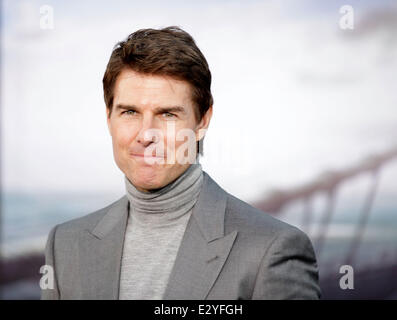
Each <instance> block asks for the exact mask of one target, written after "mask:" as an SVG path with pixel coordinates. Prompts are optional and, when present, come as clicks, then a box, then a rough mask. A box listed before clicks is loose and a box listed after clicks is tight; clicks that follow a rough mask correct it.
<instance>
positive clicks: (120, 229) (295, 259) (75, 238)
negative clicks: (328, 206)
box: [41, 171, 321, 300]
mask: <svg viewBox="0 0 397 320" xmlns="http://www.w3.org/2000/svg"><path fill="white" fill-rule="evenodd" d="M203 174H204V181H203V186H202V190H201V192H200V195H199V198H198V200H197V203H196V205H195V206H194V208H193V212H192V215H191V217H190V219H189V221H188V224H187V227H186V231H185V233H184V235H183V238H182V242H181V245H180V248H179V251H178V253H177V256H176V260H175V264H174V267H173V269H172V272H171V274H170V278H169V282H168V284H167V287H166V291H165V295H164V299H169V300H177V299H191V300H196V299H199V300H201V299H227V300H229V299H230V300H236V299H319V298H320V296H321V291H320V287H319V284H318V266H317V262H316V257H315V254H314V250H313V246H312V243H311V242H310V240H309V238H308V237H307V235H306V234H305V233H303V232H302V231H300V230H299V229H298V228H296V227H293V226H291V225H289V224H287V223H284V222H282V221H280V220H278V219H275V218H273V217H272V216H270V215H269V214H267V213H264V212H262V211H260V210H258V209H255V208H254V207H252V206H250V205H249V204H247V203H246V202H243V201H241V200H239V199H237V198H236V197H234V196H233V195H231V194H229V193H227V192H226V191H225V190H223V189H222V188H221V187H220V186H219V185H218V184H217V183H216V182H215V181H214V180H213V179H212V178H211V177H210V176H209V175H208V174H207V173H206V172H205V171H204V172H203ZM128 210H129V201H128V199H127V197H126V196H123V197H122V198H120V199H119V200H117V201H116V202H114V203H112V204H111V205H109V206H107V207H105V208H103V209H100V210H98V211H95V212H93V213H91V214H88V215H86V216H83V217H81V218H78V219H74V220H71V221H68V222H65V223H62V224H59V225H57V226H55V227H54V228H53V229H52V230H51V231H50V234H49V236H48V240H47V244H46V249H45V258H46V264H47V265H51V266H52V267H53V270H54V288H53V289H42V291H41V299H90V300H91V299H118V296H119V282H120V265H121V256H122V249H123V241H124V233H125V229H126V225H127V218H128Z"/></svg>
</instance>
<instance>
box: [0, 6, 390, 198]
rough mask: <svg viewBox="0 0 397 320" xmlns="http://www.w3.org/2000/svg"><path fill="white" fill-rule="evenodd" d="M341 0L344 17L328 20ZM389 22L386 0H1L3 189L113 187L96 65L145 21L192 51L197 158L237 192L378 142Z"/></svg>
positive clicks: (310, 170) (349, 159) (357, 154)
mask: <svg viewBox="0 0 397 320" xmlns="http://www.w3.org/2000/svg"><path fill="white" fill-rule="evenodd" d="M345 4H349V5H352V6H353V9H354V14H355V16H354V18H355V20H354V23H355V25H354V29H353V30H342V29H340V27H339V19H340V18H341V16H342V14H340V13H339V8H340V7H341V6H342V5H345ZM42 5H50V6H51V7H52V8H53V9H54V29H52V30H43V29H40V11H39V10H40V7H41V6H42ZM396 21H397V5H396V2H395V1H349V3H346V2H345V1H314V0H313V1H194V2H193V1H192V2H187V1H158V2H154V1H45V2H43V1H34V0H33V1H14V0H13V1H3V7H2V43H1V50H2V52H1V58H2V61H1V77H2V78H1V93H2V95H1V130H2V132H1V139H2V141H1V148H2V150H1V156H2V159H1V166H2V168H1V179H2V188H3V191H23V192H50V191H51V192H52V191H56V192H76V193H79V192H83V193H84V192H87V191H88V192H94V193H95V192H98V193H103V192H105V193H109V194H114V195H122V194H123V193H124V192H125V191H124V183H123V176H122V173H121V172H120V170H119V169H118V167H117V166H116V164H115V162H114V160H113V153H112V146H111V137H110V135H109V134H108V130H107V126H106V117H105V104H104V101H103V91H102V77H103V73H104V71H105V67H106V64H107V61H108V59H109V57H110V54H111V51H112V48H113V46H114V45H115V44H116V43H117V42H118V41H120V40H123V39H124V38H125V37H127V36H128V34H130V33H132V32H133V31H135V30H137V29H140V28H147V27H153V28H159V27H165V26H169V25H178V26H180V27H182V28H183V29H185V30H186V31H188V32H189V33H190V34H191V35H192V36H193V37H194V38H195V40H196V42H197V44H198V46H199V48H200V49H201V50H202V52H203V53H204V55H205V56H206V58H207V60H208V63H209V65H210V69H211V72H212V76H213V86H212V91H213V96H214V101H215V104H214V114H213V118H212V121H211V124H210V128H209V131H208V132H207V137H206V139H205V143H204V152H205V156H204V158H202V160H201V163H202V165H203V168H204V170H206V171H207V172H208V173H209V174H210V175H211V176H212V177H213V178H214V179H215V180H216V181H217V182H218V183H219V184H220V185H221V186H223V187H224V188H225V189H226V190H227V191H229V192H231V193H232V194H234V195H236V196H238V197H240V198H242V199H244V200H247V201H251V200H254V199H258V198H259V197H260V196H261V195H263V194H264V192H265V191H266V190H269V189H271V188H273V187H279V188H283V187H288V186H293V185H296V184H300V183H303V182H305V181H309V180H311V179H313V178H314V177H315V176H317V175H318V174H319V173H321V172H323V171H324V170H327V169H337V168H344V167H345V166H349V165H351V164H354V163H356V162H358V161H360V160H361V159H363V158H364V157H366V156H367V155H369V154H372V153H376V152H382V151H383V150H387V149H388V148H391V147H392V146H393V145H395V144H396V137H397V112H396V111H397V110H396V109H397V85H396V84H397V78H396V74H397V22H396ZM387 170H388V171H387V172H388V173H387V174H386V175H385V178H384V179H383V180H382V183H383V186H382V192H384V194H387V195H389V196H392V195H394V196H395V195H396V190H397V164H396V163H394V164H391V165H390V166H389V167H388V168H387ZM363 184H365V182H363ZM354 190H359V188H356V189H354ZM353 193H354V192H353Z"/></svg>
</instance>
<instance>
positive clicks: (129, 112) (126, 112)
mask: <svg viewBox="0 0 397 320" xmlns="http://www.w3.org/2000/svg"><path fill="white" fill-rule="evenodd" d="M131 112H136V111H135V110H127V111H123V112H122V113H121V114H131V115H133V114H134V113H131Z"/></svg>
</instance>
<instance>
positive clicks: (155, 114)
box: [106, 68, 212, 192]
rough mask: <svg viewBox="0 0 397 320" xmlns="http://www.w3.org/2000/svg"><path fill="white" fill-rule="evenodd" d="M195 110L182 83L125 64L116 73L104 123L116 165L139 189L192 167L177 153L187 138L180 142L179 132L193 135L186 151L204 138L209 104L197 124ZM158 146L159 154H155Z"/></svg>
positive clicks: (164, 182) (167, 180)
mask: <svg viewBox="0 0 397 320" xmlns="http://www.w3.org/2000/svg"><path fill="white" fill-rule="evenodd" d="M194 108H195V106H194V104H193V102H192V101H191V89H190V86H189V83H187V82H186V81H180V80H175V79H172V78H170V77H164V76H157V75H145V74H141V73H137V72H135V71H133V70H131V69H127V68H126V69H124V70H123V71H122V72H121V73H120V74H119V76H118V77H117V80H116V83H115V87H114V99H113V110H112V112H111V116H110V118H109V117H107V122H108V127H109V132H110V134H111V136H112V143H113V154H114V158H115V161H116V164H117V166H118V167H119V168H120V170H121V171H122V172H123V173H124V174H125V175H126V176H127V178H128V179H129V180H130V181H131V183H132V184H133V185H134V186H135V187H136V188H137V189H138V190H141V191H145V192H146V191H148V190H150V189H157V188H161V187H163V186H165V185H167V184H169V183H170V182H172V181H174V180H175V179H176V178H178V177H179V176H180V175H181V174H182V173H183V172H184V171H185V170H186V169H187V168H188V167H189V166H190V164H191V163H192V162H191V161H190V163H189V162H188V163H182V161H178V155H177V153H178V150H179V156H180V155H181V153H180V151H181V150H186V148H183V146H182V145H184V146H186V145H187V143H188V141H189V139H188V138H185V139H184V140H180V137H178V132H179V133H184V132H187V131H188V132H190V133H191V134H192V135H191V137H192V136H193V138H194V139H190V146H191V149H190V150H196V141H198V140H200V139H201V138H202V137H203V136H204V134H205V130H206V129H207V128H208V125H209V121H210V119H211V116H212V106H211V107H210V109H209V110H208V111H207V113H206V114H205V116H204V117H203V118H202V120H201V121H200V123H198V122H197V119H196V117H195V113H194V110H195V109H194ZM106 111H107V116H108V115H109V110H108V109H106ZM182 129H188V130H182ZM181 130H182V131H181ZM145 132H146V134H149V135H145ZM154 132H156V136H153V133H154ZM191 144H193V145H191ZM156 149H157V151H158V150H161V151H162V152H160V153H159V152H157V153H156V151H155V150H156ZM186 152H187V151H186ZM183 153H184V154H185V152H183ZM148 154H149V155H150V156H155V157H148V156H147V155H148ZM139 155H141V156H139ZM142 155H144V156H142ZM156 156H159V157H156ZM190 159H191V157H190ZM193 159H195V154H194V156H193ZM156 161H157V163H156ZM160 162H163V163H160Z"/></svg>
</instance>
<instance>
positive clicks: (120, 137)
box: [112, 126, 136, 148]
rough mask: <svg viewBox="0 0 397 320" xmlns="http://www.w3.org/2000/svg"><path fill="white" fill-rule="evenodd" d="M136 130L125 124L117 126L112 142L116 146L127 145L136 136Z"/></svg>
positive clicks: (122, 146) (123, 146) (124, 146)
mask: <svg viewBox="0 0 397 320" xmlns="http://www.w3.org/2000/svg"><path fill="white" fill-rule="evenodd" d="M135 131H136V130H134V128H131V127H127V126H118V127H117V129H116V130H115V131H114V133H113V135H112V137H113V144H114V145H115V146H117V147H118V148H126V147H129V146H130V145H131V143H132V141H133V140H134V138H135V136H136V132H135Z"/></svg>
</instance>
